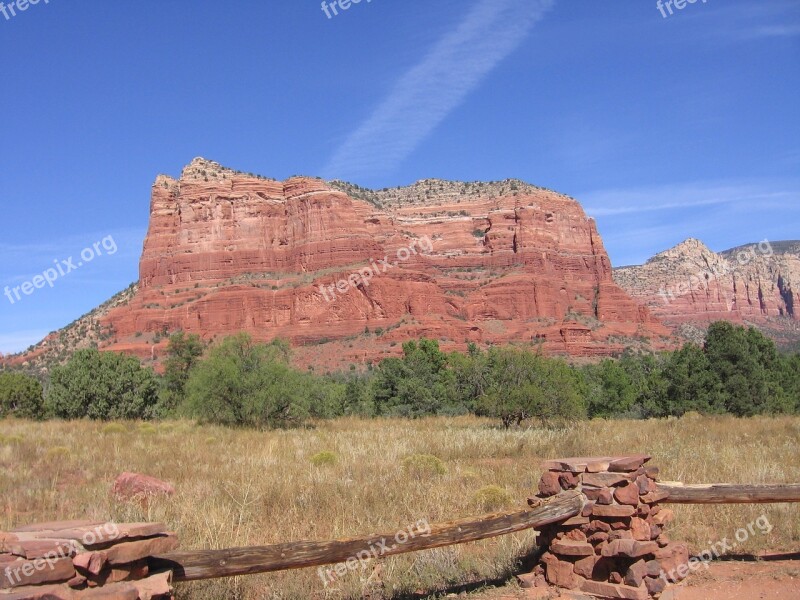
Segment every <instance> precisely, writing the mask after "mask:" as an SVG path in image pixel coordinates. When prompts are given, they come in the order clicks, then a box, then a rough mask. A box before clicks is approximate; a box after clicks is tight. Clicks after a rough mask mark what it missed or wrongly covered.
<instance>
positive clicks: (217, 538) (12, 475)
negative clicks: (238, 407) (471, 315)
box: [0, 416, 800, 600]
mask: <svg viewBox="0 0 800 600" xmlns="http://www.w3.org/2000/svg"><path fill="white" fill-rule="evenodd" d="M169 424H170V425H172V427H171V428H162V426H160V425H159V426H158V427H157V432H156V433H147V434H143V433H141V432H140V431H139V428H138V426H137V425H136V424H134V425H133V426H132V427H131V429H130V431H128V433H126V434H125V437H124V439H121V438H120V437H119V436H116V435H105V434H102V433H101V432H102V430H103V429H104V428H105V427H106V426H107V425H104V424H102V423H96V422H92V421H81V422H59V421H50V422H42V423H37V422H31V421H20V420H13V419H11V420H5V421H0V464H2V465H4V467H5V468H4V469H3V471H2V473H3V475H2V477H0V497H2V498H3V504H4V507H6V509H5V510H4V511H2V512H0V530H6V531H7V530H8V529H10V528H13V527H15V526H19V525H23V524H26V523H31V522H37V521H39V522H41V521H51V520H54V519H93V520H99V521H105V520H108V519H114V520H117V521H142V520H149V521H163V522H165V523H166V524H167V525H168V526H169V527H170V528H171V529H174V530H175V531H176V532H177V533H178V536H179V538H180V540H181V548H182V549H185V550H193V549H207V548H226V547H236V546H248V545H261V544H274V543H280V542H287V541H291V540H334V539H339V538H345V537H352V536H358V535H366V534H369V533H373V532H392V531H397V530H398V528H400V527H404V526H406V525H407V524H410V523H416V522H417V521H418V520H419V519H421V518H425V519H427V520H428V521H429V522H430V523H431V524H435V523H438V522H443V521H449V520H452V519H455V518H461V517H468V516H474V515H479V514H483V513H484V512H487V511H494V510H497V509H495V508H491V509H489V508H487V507H488V506H489V505H491V506H495V504H494V503H493V502H489V504H488V505H482V500H483V499H484V498H486V499H487V501H488V500H492V499H494V498H495V492H482V491H481V490H482V488H484V487H485V486H497V488H499V489H500V490H504V491H505V492H506V493H507V494H508V496H507V497H508V498H510V504H508V506H503V507H502V508H500V510H502V509H514V508H523V507H524V506H526V504H525V498H527V497H528V496H530V495H531V493H533V491H534V490H535V488H536V484H537V481H538V479H539V477H540V476H541V469H540V464H541V462H542V461H543V460H544V459H547V458H553V457H559V456H576V455H586V454H609V453H615V454H616V453H636V452H650V453H652V454H653V460H652V464H654V465H657V466H659V467H660V468H661V476H662V477H663V478H664V479H667V480H681V481H685V482H688V483H711V482H716V481H727V482H742V483H756V482H774V483H790V482H796V481H800V460H798V454H797V448H798V440H800V418H798V417H753V418H746V419H738V418H734V417H731V416H710V417H697V416H695V417H693V418H680V419H675V418H670V419H654V420H646V421H607V420H599V419H598V420H594V421H582V422H577V423H573V424H566V425H564V426H563V427H559V428H538V427H531V428H525V429H511V430H504V429H501V428H498V427H497V426H496V423H495V422H494V421H493V420H490V419H483V418H476V417H471V416H466V417H436V418H423V419H415V420H406V419H380V420H377V419H361V418H352V417H351V418H343V419H336V420H329V421H318V422H315V427H314V428H313V429H293V430H273V431H258V430H252V429H231V428H227V427H219V426H213V425H204V426H198V425H196V424H194V423H192V422H188V421H174V422H170V423H169ZM8 440H13V441H8ZM87 440H91V443H87ZM58 447H61V448H68V449H69V456H63V450H55V451H54V453H55V454H56V455H58V456H59V459H58V460H57V461H53V460H51V459H50V458H48V453H49V452H50V450H51V449H52V448H58ZM329 449H335V451H336V454H337V456H338V462H337V463H336V464H335V465H329V466H326V467H325V468H317V467H313V466H312V464H311V462H310V459H311V457H312V456H314V455H315V454H317V453H319V452H323V451H326V450H329ZM415 454H418V455H431V456H436V457H438V458H439V460H441V461H442V463H444V465H445V467H446V469H447V470H446V472H445V473H443V474H438V475H431V476H424V477H422V478H421V477H420V476H418V475H417V474H415V473H414V472H412V471H409V470H407V469H406V467H405V466H404V465H403V460H404V459H405V458H406V457H409V456H412V455H415ZM9 467H10V468H9ZM122 471H135V472H142V473H147V474H149V475H152V476H154V477H158V478H160V479H164V480H166V481H168V482H170V483H171V484H173V485H174V486H175V487H176V489H177V491H178V493H177V494H176V495H175V496H173V497H172V498H169V499H166V498H165V499H160V498H159V499H155V500H154V501H153V502H152V503H151V504H150V506H149V507H147V508H143V507H142V506H140V505H138V504H136V503H131V504H127V503H119V502H117V501H115V500H114V499H113V497H111V496H110V495H109V493H108V490H109V487H110V486H111V483H112V481H113V480H114V478H115V477H116V476H117V475H118V474H119V473H120V472H122ZM501 496H502V495H501ZM501 500H502V498H501ZM671 508H673V510H674V511H675V513H676V517H677V518H676V521H675V523H674V524H673V525H671V526H670V528H669V530H668V534H669V535H670V537H672V538H673V539H679V540H685V541H687V542H688V543H689V544H690V545H691V546H692V547H693V548H696V549H702V548H705V547H707V544H708V540H710V539H713V540H717V539H721V538H722V537H726V536H728V537H731V536H733V534H734V533H735V532H736V530H737V529H738V528H739V527H742V525H743V524H746V523H750V522H752V521H753V520H754V519H755V518H757V517H758V516H760V515H762V514H764V515H766V516H767V518H768V519H769V521H770V523H772V524H773V525H775V528H774V529H773V531H772V532H771V533H770V534H769V535H757V536H751V537H750V538H749V539H748V540H747V541H746V543H744V544H743V545H742V546H740V547H738V548H737V552H740V553H757V552H760V551H762V550H765V549H769V550H770V551H771V552H795V551H796V550H797V547H798V544H800V505H796V504H795V505H792V504H782V505H779V504H765V505H732V506H725V507H720V506H683V505H677V506H673V507H671ZM533 549H534V534H533V532H523V533H518V534H514V535H509V536H502V537H499V538H496V539H493V540H486V541H483V542H476V543H471V544H465V545H463V546H454V547H452V548H447V549H445V550H432V551H426V552H421V553H414V554H409V555H404V556H397V557H393V558H389V559H386V560H382V561H378V562H376V563H374V564H370V566H369V568H368V570H367V571H366V572H364V573H362V572H360V571H358V572H354V573H352V574H349V575H347V576H346V577H344V578H343V579H342V580H341V581H340V582H339V583H337V585H336V586H335V588H334V587H332V588H329V590H328V591H327V595H326V597H327V598H329V599H330V600H357V599H360V598H364V597H369V598H372V599H373V600H384V599H386V598H402V597H417V596H415V592H417V591H420V590H424V592H425V593H426V594H431V595H433V594H436V593H437V592H438V593H439V596H440V597H441V596H443V595H444V593H443V592H442V590H445V589H447V588H448V587H449V586H450V585H453V584H454V583H457V584H468V583H470V582H476V581H482V580H484V579H494V578H501V579H507V578H509V573H511V572H513V571H514V569H515V568H517V567H518V565H519V564H520V561H521V560H522V559H523V558H524V557H525V556H526V555H527V554H528V553H530V552H532V551H533ZM378 568H380V573H379V574H376V575H375V577H374V578H373V579H372V580H369V581H368V579H369V576H370V575H372V574H373V569H378ZM376 580H378V583H375V581H376ZM323 594H325V591H324V590H323V587H322V584H321V582H320V580H319V577H318V575H317V573H316V569H303V570H297V571H287V572H282V573H274V574H267V575H253V576H248V577H241V578H231V579H225V580H218V581H207V582H197V583H194V584H190V585H185V584H182V585H180V586H179V597H182V598H191V599H192V600H219V599H220V598H238V599H240V600H257V599H262V598H277V597H280V598H283V599H285V600H307V599H309V598H316V597H321V596H322V595H323Z"/></svg>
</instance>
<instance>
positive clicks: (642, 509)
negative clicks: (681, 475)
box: [523, 455, 689, 600]
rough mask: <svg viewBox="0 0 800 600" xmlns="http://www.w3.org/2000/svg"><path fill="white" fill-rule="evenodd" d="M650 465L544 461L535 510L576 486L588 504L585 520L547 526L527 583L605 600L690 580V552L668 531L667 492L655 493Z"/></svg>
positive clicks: (645, 594)
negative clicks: (663, 503) (682, 578)
mask: <svg viewBox="0 0 800 600" xmlns="http://www.w3.org/2000/svg"><path fill="white" fill-rule="evenodd" d="M649 460H650V456H647V455H634V456H610V457H608V456H607V457H591V458H565V459H557V460H550V461H547V462H545V463H544V465H543V467H544V469H546V470H545V472H544V474H543V475H542V477H541V480H540V482H539V493H538V494H537V496H535V497H533V498H530V499H529V500H528V502H529V503H530V504H531V505H535V504H537V503H539V502H541V501H542V499H544V498H549V497H551V496H554V495H556V494H558V493H560V492H562V491H565V490H573V489H577V490H580V491H581V492H582V493H583V494H584V495H585V496H586V498H587V500H588V501H587V503H586V505H585V507H584V509H583V512H582V513H581V514H580V515H578V516H576V517H572V518H571V519H568V520H566V521H562V522H560V523H554V524H552V525H548V526H547V527H545V528H543V529H542V531H541V532H540V534H539V538H538V546H539V547H540V548H542V549H544V550H545V551H544V553H543V554H542V556H541V560H540V562H539V564H538V565H537V566H536V568H535V569H534V571H533V573H532V574H531V576H529V577H528V578H523V581H526V582H527V583H528V584H529V585H534V586H543V587H544V586H546V584H547V583H549V584H550V585H552V586H556V587H560V588H565V589H569V590H575V591H580V592H583V593H584V594H591V595H594V596H598V597H601V598H629V599H631V600H647V599H648V598H655V597H659V596H660V595H662V594H663V593H664V592H665V590H666V589H667V587H668V586H669V584H671V583H674V582H676V581H678V580H679V579H680V576H681V574H683V575H685V573H686V569H685V568H683V569H680V568H679V567H680V566H681V565H685V564H686V563H687V562H688V559H689V556H688V550H687V548H686V546H685V545H684V544H680V543H676V542H673V541H671V540H670V539H669V537H668V536H667V534H666V533H665V532H664V528H665V526H666V525H668V524H669V522H670V521H671V520H672V518H673V513H672V511H671V510H669V509H668V508H662V507H661V506H659V505H658V502H659V501H660V500H663V499H664V498H665V497H666V493H664V492H661V491H659V490H658V489H657V487H656V480H657V477H658V468H656V467H651V466H646V463H647V462H648V461H649ZM545 582H546V583H545Z"/></svg>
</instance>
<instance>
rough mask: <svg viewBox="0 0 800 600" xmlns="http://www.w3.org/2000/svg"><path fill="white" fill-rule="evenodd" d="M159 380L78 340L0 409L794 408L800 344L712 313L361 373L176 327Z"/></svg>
mask: <svg viewBox="0 0 800 600" xmlns="http://www.w3.org/2000/svg"><path fill="white" fill-rule="evenodd" d="M168 354H169V356H168V358H167V360H166V361H165V364H164V368H165V370H164V374H163V376H158V375H156V374H155V373H154V372H153V370H152V369H149V368H145V367H142V366H141V364H140V363H139V361H138V360H137V359H135V358H132V357H127V356H123V355H119V354H114V353H109V352H98V351H97V350H80V351H78V352H76V353H75V354H74V355H73V356H72V358H71V359H70V361H69V362H68V363H67V364H65V365H63V366H60V367H56V368H54V369H53V370H52V372H51V374H50V378H49V381H48V382H46V383H47V385H46V388H47V392H46V394H44V395H43V393H42V384H41V383H40V382H39V381H37V380H36V379H34V378H32V377H29V376H27V375H24V374H21V373H16V372H2V373H0V418H1V417H4V416H9V415H10V416H16V417H19V418H31V419H37V418H42V417H56V418H63V419H81V418H90V419H99V420H114V419H154V418H161V417H169V416H186V417H190V418H195V419H198V420H199V421H201V422H207V423H215V424H221V425H227V426H244V427H254V428H277V427H295V426H299V425H302V424H304V423H305V422H307V421H308V420H309V419H324V418H332V417H337V416H342V415H359V416H367V417H384V416H389V417H407V418H416V417H422V416H428V415H459V414H477V415H485V416H490V417H493V418H496V419H498V420H499V421H500V422H502V423H503V424H504V425H505V426H506V427H510V426H512V425H519V424H521V423H523V422H524V421H526V420H530V419H536V420H539V421H541V422H542V423H545V422H551V421H564V420H576V419H583V418H587V417H589V418H650V417H666V416H680V415H683V414H685V413H687V412H691V411H694V412H698V413H702V414H722V413H727V414H733V415H736V416H742V417H747V416H752V415H757V414H778V413H788V414H793V413H798V412H800V354H793V355H789V354H781V353H779V352H778V351H777V349H776V347H775V344H774V343H773V342H772V341H771V340H770V339H768V338H767V337H765V336H764V335H763V334H762V333H760V332H759V331H758V330H756V329H754V328H750V329H746V328H744V327H739V326H735V325H732V324H730V323H728V322H722V321H721V322H717V323H713V324H712V325H711V326H710V328H709V330H708V333H707V336H706V341H705V343H704V344H703V345H702V346H699V345H694V344H687V345H685V346H684V347H682V348H681V349H680V350H677V351H675V352H672V353H663V354H656V355H653V354H634V353H632V352H626V353H625V354H623V356H621V357H620V358H619V359H614V360H612V359H606V360H603V361H601V362H599V363H597V364H592V365H585V366H574V365H570V364H568V363H567V362H566V361H565V360H563V359H560V358H549V357H545V356H543V355H541V354H540V353H539V352H538V351H537V350H536V349H534V348H533V347H522V348H520V347H513V346H507V347H493V348H490V349H488V350H485V351H484V350H480V349H478V348H477V347H476V346H475V345H470V346H469V349H468V352H467V353H458V352H452V353H445V352H442V350H441V349H440V348H439V344H438V342H436V341H433V340H425V339H423V340H419V341H409V342H406V343H405V344H403V355H402V357H399V358H387V359H385V360H383V361H382V362H381V363H380V364H378V365H377V366H376V367H375V368H374V369H373V368H370V369H369V370H368V371H367V372H366V373H358V372H356V371H354V370H352V371H351V372H349V373H347V374H344V373H338V374H327V375H325V376H319V375H315V374H314V373H313V372H303V371H299V370H297V369H294V368H292V367H291V366H290V361H289V359H290V351H289V346H288V344H287V343H286V342H284V341H281V340H274V341H272V342H271V343H268V344H260V343H256V342H254V341H253V340H252V339H251V338H250V337H249V336H248V335H246V334H239V335H234V336H231V337H229V338H226V339H225V340H223V341H222V342H220V343H219V344H217V345H214V346H212V347H211V348H205V347H204V345H203V343H202V342H201V340H200V339H199V338H198V337H197V336H195V335H191V336H185V335H184V334H182V333H178V334H175V335H173V336H172V337H171V338H170V343H169V352H168Z"/></svg>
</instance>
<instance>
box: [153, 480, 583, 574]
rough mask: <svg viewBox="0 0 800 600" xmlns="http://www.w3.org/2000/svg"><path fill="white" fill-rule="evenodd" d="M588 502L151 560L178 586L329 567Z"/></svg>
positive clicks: (464, 538) (524, 525)
mask: <svg viewBox="0 0 800 600" xmlns="http://www.w3.org/2000/svg"><path fill="white" fill-rule="evenodd" d="M585 501H586V498H585V496H584V495H583V494H581V493H580V492H579V491H577V490H573V491H570V492H564V493H563V494H559V495H558V496H555V497H554V498H552V499H550V500H548V501H545V502H544V503H543V504H542V505H541V506H537V507H534V508H531V509H526V510H518V511H514V512H503V513H496V514H491V515H484V516H481V517H474V518H468V519H460V520H458V521H451V522H449V523H442V524H439V525H431V526H430V532H429V533H427V534H424V535H419V536H416V537H410V538H409V539H408V540H407V541H405V542H404V543H397V542H396V541H395V535H396V533H397V532H392V533H385V534H378V535H371V536H368V537H363V538H353V539H347V540H337V541H333V542H289V543H285V544H275V545H273V546H253V547H248V548H232V549H227V550H197V551H190V552H171V553H169V554H164V555H160V556H155V557H152V558H150V561H149V563H150V568H151V569H153V570H160V569H171V570H172V572H173V576H174V581H195V580H199V579H213V578H217V577H231V576H234V575H252V574H254V573H269V572H272V571H283V570H287V569H301V568H304V567H316V566H320V565H329V564H334V563H340V562H344V561H346V560H347V559H348V558H355V557H356V556H357V555H358V554H359V552H362V551H370V550H371V549H377V550H378V551H377V552H376V553H375V554H374V557H375V558H380V557H385V556H393V555H395V554H403V553H406V552H416V551H418V550H427V549H429V548H439V547H441V546H452V545H454V544H463V543H466V542H474V541H476V540H483V539H486V538H491V537H496V536H499V535H506V534H508V533H514V532H517V531H522V530H524V529H534V528H537V527H542V526H544V525H549V524H550V523H555V522H558V521H563V520H564V519H568V518H570V517H574V516H576V515H578V514H579V513H580V512H581V510H582V509H583V505H584V503H585ZM426 529H427V528H426Z"/></svg>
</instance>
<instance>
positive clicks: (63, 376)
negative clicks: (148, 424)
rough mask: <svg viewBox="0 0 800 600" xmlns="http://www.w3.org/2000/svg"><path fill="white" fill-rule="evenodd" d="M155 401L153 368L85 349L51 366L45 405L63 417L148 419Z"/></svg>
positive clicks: (118, 355) (54, 414)
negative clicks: (65, 362)
mask: <svg viewBox="0 0 800 600" xmlns="http://www.w3.org/2000/svg"><path fill="white" fill-rule="evenodd" d="M157 401H158V380H157V378H156V375H155V373H154V372H153V370H152V369H148V368H144V367H142V365H141V364H140V363H139V361H138V360H137V359H136V358H134V357H131V356H124V355H122V354H116V353H114V352H99V351H98V350H96V349H87V350H78V351H77V352H75V354H73V355H72V358H71V359H70V360H69V362H68V363H67V364H66V365H63V366H58V367H55V368H54V369H53V371H52V373H51V375H50V387H49V390H48V392H47V398H46V399H45V405H46V408H47V411H48V413H50V414H51V415H53V416H55V417H59V418H62V419H82V418H87V417H88V418H90V419H100V420H110V419H150V418H152V417H153V416H154V413H155V406H156V403H157Z"/></svg>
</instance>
